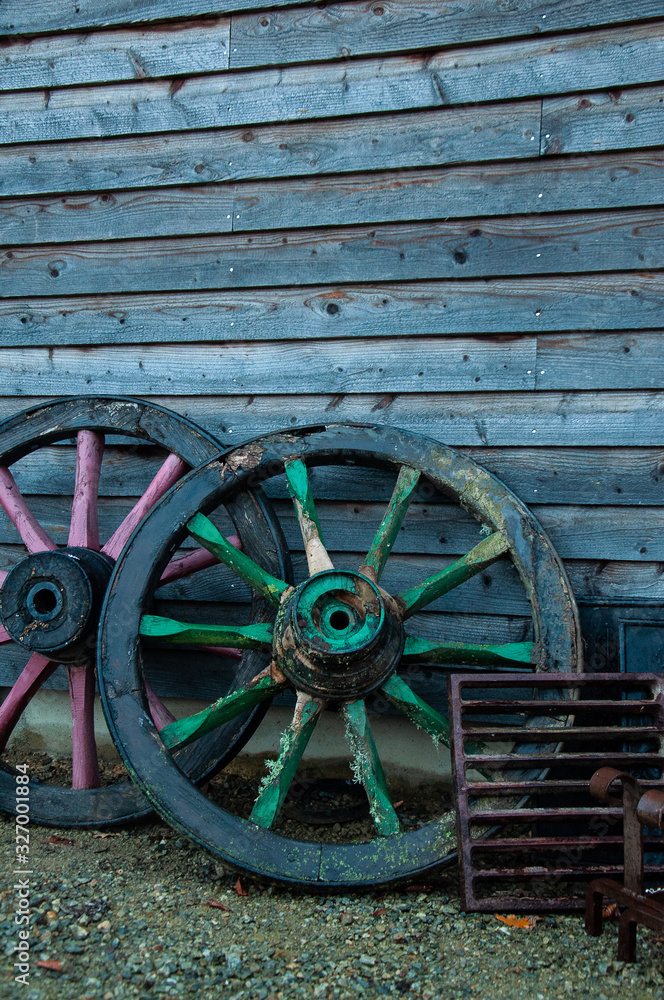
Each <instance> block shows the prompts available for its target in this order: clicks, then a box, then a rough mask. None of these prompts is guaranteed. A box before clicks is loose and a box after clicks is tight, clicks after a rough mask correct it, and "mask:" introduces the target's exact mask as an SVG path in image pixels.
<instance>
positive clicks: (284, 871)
mask: <svg viewBox="0 0 664 1000" xmlns="http://www.w3.org/2000/svg"><path fill="white" fill-rule="evenodd" d="M323 465H337V466H343V465H346V466H351V467H353V466H360V465H364V466H369V467H372V468H380V469H387V470H391V471H393V472H394V473H396V474H397V480H396V486H395V488H394V492H393V495H392V499H391V500H390V503H389V504H388V507H387V509H386V511H385V513H384V516H383V518H382V521H381V523H380V524H379V525H377V526H376V528H377V530H376V533H375V535H374V538H373V541H372V542H371V545H370V547H369V551H368V553H367V555H366V557H365V558H364V560H363V562H362V565H361V566H359V568H358V569H357V570H348V569H343V570H341V569H337V568H335V566H334V565H333V563H332V560H331V559H330V556H329V555H328V552H327V550H326V547H325V544H324V541H323V534H322V530H321V524H320V522H319V519H318V514H317V510H316V506H315V503H314V500H313V497H312V492H311V488H310V477H309V470H310V469H312V468H313V467H316V466H323ZM283 473H285V477H286V480H287V483H288V489H289V491H290V495H291V497H292V501H293V504H294V507H295V511H296V514H297V519H298V521H299V525H300V528H301V532H302V538H303V542H304V548H305V553H306V559H307V565H308V572H309V576H308V577H307V578H306V579H305V580H304V581H302V582H301V583H300V584H299V585H298V586H290V585H289V584H288V582H287V581H286V580H284V579H283V578H279V577H278V576H277V575H274V574H271V573H269V572H265V570H264V569H263V568H261V567H260V566H259V565H257V564H256V562H255V561H253V560H252V559H250V558H248V556H247V554H246V553H244V552H239V551H238V550H237V549H234V548H233V547H232V546H231V545H229V544H228V542H227V540H226V539H224V537H223V535H222V534H220V532H219V530H218V529H217V528H216V527H215V525H214V524H213V522H212V520H211V519H210V518H211V517H212V516H213V512H214V511H215V509H216V507H217V506H218V505H219V504H221V503H224V504H226V503H228V502H229V501H230V500H231V499H235V498H237V497H238V496H240V495H241V494H242V492H243V490H245V489H246V488H247V487H251V486H252V485H255V484H256V483H259V482H262V481H264V480H265V479H269V478H273V477H276V476H279V475H281V474H283ZM425 484H426V485H427V487H428V488H430V487H431V486H433V487H434V488H435V489H438V490H441V491H443V492H444V493H445V494H446V495H447V496H448V497H450V498H452V499H453V500H455V501H457V502H458V503H460V504H462V505H463V507H465V508H466V510H468V511H469V512H470V513H471V514H472V515H473V516H474V517H475V518H476V519H477V520H479V522H480V523H481V524H482V526H483V532H484V537H482V539H481V541H479V542H478V544H477V545H475V546H474V547H473V548H472V549H471V551H470V552H468V553H467V554H466V555H465V556H463V557H462V558H460V559H457V560H456V561H455V562H454V563H453V564H452V565H451V566H447V567H445V568H444V569H442V570H441V571H439V572H437V573H435V574H433V575H431V576H430V577H429V578H428V579H426V580H424V581H423V582H420V583H418V584H416V585H415V586H412V587H410V588H408V589H406V590H404V591H402V592H400V593H388V592H387V591H386V590H384V589H383V587H382V586H381V577H382V574H383V569H384V567H385V564H386V562H387V559H388V556H389V554H390V551H391V549H392V545H393V543H394V540H395V538H396V536H397V533H398V532H399V530H400V528H401V525H402V522H403V521H404V518H405V517H406V514H407V511H408V507H409V504H410V502H411V500H412V499H413V497H414V496H415V493H416V491H417V490H418V489H420V488H421V487H422V485H425ZM185 535H188V536H190V537H192V538H194V539H195V540H196V541H197V542H198V543H199V544H200V545H202V546H203V547H204V548H206V549H208V550H209V551H210V552H213V553H214V554H215V555H216V556H217V557H218V558H219V559H220V560H221V561H222V562H224V563H225V564H226V565H227V566H228V567H230V568H231V569H232V570H233V571H234V573H236V574H237V576H238V577H240V578H241V579H243V580H244V581H246V582H247V583H249V585H250V586H251V587H252V589H253V590H254V591H255V592H258V593H260V594H262V595H263V596H264V598H265V599H266V600H267V601H268V602H270V604H271V605H272V606H273V607H274V608H276V609H277V616H276V620H275V623H274V625H273V626H271V625H269V624H265V623H263V624H261V625H255V624H252V625H249V626H245V627H238V626H229V625H227V624H224V623H222V622H212V623H208V624H205V625H199V624H196V623H192V622H182V621H176V620H174V619H172V618H168V617H163V616H159V615H154V614H152V613H151V610H150V608H151V605H150V599H151V593H152V588H153V587H154V585H155V582H156V581H158V580H159V576H160V574H161V572H162V569H163V565H164V564H165V562H166V561H167V560H168V558H169V557H170V553H171V552H172V551H173V549H174V547H176V546H177V545H178V544H180V542H181V540H182V538H183V537H184V536H185ZM507 557H509V558H510V559H511V561H512V563H513V565H514V567H515V569H516V571H517V573H518V575H519V577H520V580H521V583H522V585H523V588H524V590H525V593H526V596H527V599H528V602H529V604H530V609H531V614H532V629H533V635H532V641H530V640H529V641H521V642H509V643H495V644H478V643H459V642H445V641H440V640H429V639H426V638H423V637H422V636H420V635H418V634H417V630H416V629H415V628H414V627H413V626H412V623H410V619H411V618H412V616H413V615H415V614H416V612H418V611H419V610H420V609H422V608H424V607H425V606H427V605H428V604H430V603H431V602H432V601H434V600H436V599H438V598H439V597H440V596H441V595H443V594H446V593H448V592H450V591H451V590H452V589H453V588H455V587H457V586H458V585H460V584H462V583H463V582H464V581H466V580H469V579H470V578H471V577H472V576H474V575H476V574H477V573H480V572H483V571H484V570H486V568H487V567H489V566H490V565H492V564H493V563H494V562H496V561H497V560H499V559H501V558H507ZM137 640H140V641H137ZM192 644H194V645H197V646H206V645H207V646H218V645H220V644H233V645H236V646H239V647H243V648H247V649H261V650H263V651H264V652H265V653H266V654H270V655H271V657H272V659H271V663H270V665H269V666H268V667H267V668H265V669H264V670H262V671H260V672H257V673H256V674H255V675H254V676H253V677H252V678H251V680H250V681H249V683H248V684H245V686H244V687H242V688H240V687H239V686H238V687H237V688H236V690H234V691H233V692H232V693H231V694H229V695H227V696H224V697H221V698H220V699H218V700H217V701H216V702H214V703H213V704H212V705H210V706H209V708H207V709H205V710H204V711H202V712H198V713H196V714H194V715H191V716H189V717H187V718H184V719H181V720H179V721H177V722H173V723H171V724H170V725H167V726H166V727H164V728H163V729H161V731H160V732H159V733H157V732H156V729H155V727H154V725H153V724H152V723H151V722H150V719H149V714H148V712H147V704H148V702H147V697H146V694H145V690H144V680H143V669H142V664H143V660H144V657H145V655H146V652H147V651H148V650H149V649H150V648H152V647H153V646H158V647H160V648H166V647H169V646H176V647H186V646H190V645H192ZM128 651H129V655H127V652H128ZM580 659H581V653H580V634H579V624H578V617H577V613H576V607H575V603H574V599H573V596H572V593H571V589H570V586H569V583H568V581H567V577H566V574H565V571H564V569H563V567H562V564H561V563H560V560H559V559H558V557H557V555H556V553H555V551H554V550H553V547H552V545H551V543H550V541H549V539H548V538H547V536H546V535H545V534H544V532H543V531H542V529H541V528H540V526H539V525H538V523H537V522H536V520H535V519H534V518H533V516H532V515H531V514H530V512H529V511H528V510H527V508H526V507H525V506H524V505H523V504H522V503H521V502H520V501H519V500H518V499H517V497H515V496H514V494H512V493H511V492H510V491H509V490H508V489H507V488H506V487H505V486H504V485H503V484H502V483H501V482H500V481H499V480H497V479H496V478H495V477H494V476H492V475H491V474H489V473H488V472H486V471H485V470H484V469H482V468H481V467H480V466H478V465H477V464H476V463H474V462H473V461H471V460H469V459H467V458H466V457H465V456H463V455H461V454H459V453H457V452H455V451H452V450H451V449H449V448H445V447H444V446H442V445H440V444H438V443H436V442H434V441H431V440H428V439H426V438H421V437H417V436H415V435H411V434H407V433H405V432H402V431H399V430H397V429H395V428H389V427H371V426H366V427H365V426H335V425H331V426H328V427H313V428H303V429H295V430H289V431H288V432H284V433H279V434H273V435H269V436H266V437H263V438H260V439H257V440H255V441H253V442H252V443H250V444H247V445H244V446H243V447H241V448H238V449H235V450H234V451H233V452H230V453H228V454H227V455H226V456H224V457H223V458H221V457H220V458H219V459H216V460H213V461H212V462H209V463H207V465H204V466H202V467H201V468H199V469H197V470H196V471H195V472H193V473H191V474H190V475H189V476H187V477H186V478H185V479H184V480H183V481H182V483H181V486H180V489H179V490H178V491H174V492H173V493H172V494H170V495H169V496H167V497H165V498H164V499H163V500H162V501H161V502H160V503H159V504H157V505H156V506H155V508H154V510H153V511H152V512H151V513H150V514H149V515H148V516H147V517H146V519H145V521H144V522H143V523H142V525H141V527H140V528H139V530H138V531H137V532H136V534H135V536H134V538H133V539H132V542H131V544H130V545H129V546H128V547H127V548H126V549H125V551H124V553H123V555H122V557H121V559H120V560H119V562H118V564H117V566H116V568H115V571H114V575H113V578H112V581H111V584H110V587H109V592H108V597H107V601H106V607H105V613H104V617H103V621H102V625H101V628H100V645H99V665H100V686H101V689H102V699H103V703H104V709H105V712H106V715H107V719H108V722H109V726H110V728H111V731H112V732H113V733H114V736H115V739H116V743H117V745H118V746H119V747H120V748H121V752H122V754H123V756H124V759H125V763H126V765H127V767H128V769H129V770H130V772H131V773H132V775H133V776H134V778H135V780H136V781H137V782H138V784H139V785H140V787H141V788H142V789H143V791H144V792H145V793H146V795H147V796H148V797H149V798H150V800H151V801H152V802H153V804H154V805H155V807H156V808H157V809H158V810H159V812H161V814H162V815H163V816H164V817H165V818H166V819H167V820H168V821H169V822H170V823H172V824H173V825H174V826H176V827H177V828H178V829H179V830H181V831H182V832H183V833H184V834H185V835H187V836H188V837H190V838H192V839H194V840H195V841H197V842H198V843H199V844H201V845H202V846H203V847H205V848H207V849H208V850H210V851H211V852H212V853H214V854H216V855H218V856H220V857H222V858H224V859H225V860H227V861H229V862H231V863H233V864H235V865H237V866H239V867H241V868H243V869H244V870H246V871H248V872H250V873H252V874H254V875H259V876H263V877H266V878H268V879H270V880H272V881H277V882H281V883H286V884H288V883H290V884H293V883H295V884H300V885H306V886H310V887H312V886H316V887H326V886H327V887H329V886H340V885H352V886H361V885H372V884H381V883H387V882H390V881H393V880H396V879H403V878H412V877H414V876H416V875H421V874H422V873H423V872H426V871H428V870H431V869H432V868H435V867H436V866H438V865H439V864H440V863H441V862H443V861H444V860H445V859H447V858H448V857H449V856H450V854H451V853H452V851H453V850H454V846H455V843H454V818H453V815H452V812H451V810H443V811H441V813H440V815H439V816H437V817H436V819H435V820H433V821H432V822H430V823H427V824H425V825H423V826H421V827H419V828H418V829H415V830H410V831H403V830H402V828H401V824H400V820H399V817H398V815H397V812H396V810H395V808H394V805H393V803H392V801H391V797H390V792H389V788H388V785H387V782H386V779H385V775H384V772H383V767H382V765H381V761H380V759H379V755H378V752H377V749H376V744H375V741H374V738H373V735H372V729H371V724H370V720H369V715H368V713H367V701H368V700H369V699H370V697H371V696H372V695H373V694H374V693H375V692H380V693H381V695H382V696H383V698H384V699H386V700H387V702H389V703H390V704H391V705H393V706H395V707H396V708H397V709H398V710H399V711H400V712H401V713H403V714H404V715H405V716H406V717H407V718H408V719H410V720H411V721H412V722H413V723H414V724H415V725H417V726H418V727H420V728H422V729H424V730H425V731H426V732H428V733H429V734H430V735H431V736H432V737H433V739H434V741H436V742H444V743H445V742H447V743H448V744H449V736H448V726H447V720H446V719H445V718H444V717H443V715H441V714H440V713H439V712H437V711H436V710H435V709H434V708H432V707H431V706H430V705H429V704H428V703H427V701H426V700H425V699H423V698H422V697H420V696H419V695H417V694H416V693H415V692H414V691H413V690H412V688H411V687H410V686H409V684H408V683H406V681H405V680H404V679H403V677H402V676H400V673H399V671H401V670H402V668H403V667H406V666H407V665H408V664H412V663H426V664H427V665H431V666H432V667H435V668H436V669H448V668H449V667H450V666H451V665H456V666H458V667H461V668H464V667H465V668H467V667H468V666H475V667H479V668H488V669H492V668H493V669H495V668H496V667H497V666H498V667H500V666H503V667H504V666H507V667H511V668H514V667H519V668H522V669H523V668H525V669H532V670H557V671H572V670H579V669H581V665H580ZM288 689H289V690H291V691H294V692H295V695H296V707H295V712H294V716H293V720H292V722H291V724H290V725H289V727H288V728H287V730H286V731H285V732H284V734H283V736H282V739H281V749H280V753H279V757H278V759H277V761H276V762H275V763H273V764H272V765H271V767H270V769H269V773H268V774H267V775H266V776H265V778H264V780H263V782H262V785H261V788H260V790H259V794H258V796H257V798H256V801H255V803H254V806H253V810H252V812H251V816H250V818H249V819H248V820H245V819H241V818H239V817H237V816H235V815H232V814H231V813H229V812H227V811H226V810H224V809H221V808H219V807H218V806H217V805H215V804H214V803H213V802H212V801H210V800H208V799H206V798H204V797H203V796H202V795H201V794H200V793H199V792H198V790H197V789H196V788H195V787H194V785H193V784H192V783H191V782H190V781H188V779H187V778H186V777H185V776H184V775H183V774H182V771H181V769H180V768H179V766H178V763H177V761H178V757H179V754H181V753H182V752H184V751H185V748H187V747H191V746H196V744H197V742H198V741H199V740H200V739H201V738H204V737H205V736H206V734H209V733H211V732H215V731H216V730H217V729H218V727H220V726H223V725H227V724H228V722H229V720H232V719H233V718H235V717H236V716H237V715H238V714H239V713H242V712H245V711H246V710H247V708H248V707H250V706H256V705H261V704H265V703H266V702H267V701H268V700H269V699H271V698H272V697H273V695H275V694H276V693H278V692H281V691H284V690H288ZM326 708H327V709H332V710H336V711H338V712H340V713H341V715H342V717H343V720H344V724H345V731H346V735H347V738H348V744H349V748H350V756H351V760H352V768H353V771H354V773H355V776H356V779H357V780H358V781H359V782H361V783H362V785H363V786H364V789H365V791H366V794H367V797H368V800H369V804H370V808H371V814H372V816H373V820H374V823H375V828H376V833H377V836H376V837H375V838H374V839H373V840H371V841H370V842H368V843H343V844H338V843H336V844H332V843H317V842H308V841H298V840H293V839H289V838H286V837H282V836H279V835H277V834H276V833H275V832H273V830H272V829H271V827H272V825H273V823H274V821H275V819H276V817H277V816H278V814H279V811H280V809H281V806H282V804H283V801H284V798H285V796H286V794H287V792H288V788H289V786H290V784H291V782H292V781H293V779H294V777H295V774H296V771H297V768H298V766H299V764H300V762H301V760H302V757H303V754H304V752H305V749H306V746H307V743H308V741H309V739H310V737H311V734H312V732H313V730H314V728H315V726H316V723H317V721H318V720H319V718H320V716H321V714H322V713H323V711H325V709H326ZM137 716H138V717H139V724H137V722H136V720H137ZM166 751H170V754H169V753H167V752H166Z"/></svg>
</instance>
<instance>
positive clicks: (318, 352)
mask: <svg viewBox="0 0 664 1000" xmlns="http://www.w3.org/2000/svg"><path fill="white" fill-rule="evenodd" d="M536 347H537V344H536V340H535V338H534V337H527V336H526V337H518V338H514V337H510V338H509V339H508V340H507V341H506V340H505V338H504V337H500V336H498V337H496V338H490V337H488V338H472V339H471V338H454V339H443V340H438V339H430V340H420V339H409V340H399V339H397V338H395V339H394V340H392V339H390V340H388V341H380V344H379V345H377V344H375V343H374V342H373V341H368V342H365V341H363V340H355V341H349V342H346V341H337V340H321V341H300V342H298V343H297V344H291V343H289V342H288V341H277V342H274V343H270V344H269V345H267V344H261V345H260V346H258V347H253V346H252V345H250V344H233V343H225V344H223V345H218V346H216V347H214V348H213V347H211V346H209V345H204V346H199V345H196V346H192V345H178V344H171V345H160V346H158V347H157V346H155V347H150V346H145V347H140V348H124V349H122V350H118V349H117V348H116V347H114V346H101V347H94V348H89V347H88V348H82V349H79V348H61V349H58V350H57V351H54V350H52V349H50V348H22V349H18V348H17V349H11V348H7V349H6V351H5V352H4V356H1V355H0V364H4V365H6V369H7V375H6V377H5V379H4V391H5V392H7V393H10V394H19V393H21V392H29V391H30V386H31V385H32V386H34V388H37V387H39V389H41V390H42V391H43V390H44V389H48V391H49V392H52V393H54V394H57V393H62V394H63V395H65V394H76V393H93V394H94V393H97V392H103V393H108V394H113V393H120V394H123V393H127V394H131V395H145V394H152V395H154V394H155V393H157V394H158V393H163V392H173V391H175V392H177V393H178V394H182V395H190V394H192V393H195V392H197V391H203V392H206V393H224V392H232V393H235V392H241V393H246V392H249V393H252V394H253V393H261V394H267V393H270V392H272V391H273V390H274V388H275V386H276V385H278V386H279V387H280V388H281V389H282V390H283V391H286V392H288V393H289V394H298V393H303V392H312V391H315V390H316V389H318V390H323V391H329V392H335V393H336V392H366V391H367V390H370V391H375V389H376V387H377V386H378V385H380V386H381V387H382V388H383V389H384V390H385V392H404V391H405V392H408V391H410V392H430V391H433V392H470V391H473V392H477V391H479V390H483V391H505V390H508V389H512V390H515V389H527V388H531V389H532V388H535V384H536V375H535V370H536V366H535V358H536Z"/></svg>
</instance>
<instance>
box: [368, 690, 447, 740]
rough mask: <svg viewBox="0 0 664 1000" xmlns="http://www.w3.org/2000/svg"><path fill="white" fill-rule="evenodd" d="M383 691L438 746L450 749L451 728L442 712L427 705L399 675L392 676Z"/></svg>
mask: <svg viewBox="0 0 664 1000" xmlns="http://www.w3.org/2000/svg"><path fill="white" fill-rule="evenodd" d="M381 691H382V692H383V694H384V695H385V697H386V698H387V700H388V701H390V702H391V703H392V704H393V705H394V706H395V707H396V708H398V709H400V710H401V711H402V712H403V713H404V715H407V716H408V718H409V719H410V720H411V722H413V723H414V724H415V725H416V726H417V728H418V729H424V730H425V732H427V733H428V734H429V736H431V738H432V739H433V741H434V743H435V744H436V746H438V744H439V743H444V744H445V746H446V747H449V745H450V727H449V723H448V722H447V719H444V718H443V716H442V715H441V714H440V712H437V711H436V710H435V708H432V707H431V705H427V703H426V702H425V701H424V700H423V699H422V698H420V696H419V695H417V694H415V692H414V691H412V690H411V689H410V688H409V687H408V685H407V684H406V682H405V681H404V680H402V679H401V677H399V676H398V674H392V676H391V677H388V679H387V680H386V681H385V683H384V684H382V685H381Z"/></svg>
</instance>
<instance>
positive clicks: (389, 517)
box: [360, 465, 420, 582]
mask: <svg viewBox="0 0 664 1000" xmlns="http://www.w3.org/2000/svg"><path fill="white" fill-rule="evenodd" d="M419 478H420V474H419V472H418V471H417V469H411V468H410V467H409V466H407V465H404V466H402V467H401V469H400V470H399V477H398V479H397V484H396V486H395V487H394V492H393V494H392V496H391V498H390V502H389V505H388V508H387V510H386V511H385V514H384V515H383V520H382V521H381V522H380V527H379V528H378V531H377V532H376V534H375V536H374V540H373V541H372V543H371V546H370V548H369V551H368V553H367V558H366V559H365V560H364V565H363V566H361V567H360V573H363V574H364V575H365V576H368V577H370V579H372V580H374V581H375V582H377V581H378V580H380V577H381V574H382V572H383V570H384V568H385V563H386V562H387V557H388V556H389V554H390V552H391V551H392V546H393V545H394V542H395V541H396V537H397V535H398V534H399V528H400V527H401V525H402V523H403V519H404V517H405V516H406V513H407V512H408V508H409V507H410V502H411V500H412V499H413V493H414V492H415V488H416V486H417V483H418V481H419Z"/></svg>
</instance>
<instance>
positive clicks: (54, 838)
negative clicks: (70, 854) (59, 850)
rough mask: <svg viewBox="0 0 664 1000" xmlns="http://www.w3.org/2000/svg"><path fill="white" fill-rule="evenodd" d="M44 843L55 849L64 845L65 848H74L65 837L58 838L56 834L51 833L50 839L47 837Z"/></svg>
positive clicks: (71, 842) (70, 841)
mask: <svg viewBox="0 0 664 1000" xmlns="http://www.w3.org/2000/svg"><path fill="white" fill-rule="evenodd" d="M46 843H47V844H52V845H53V846H55V847H60V846H62V845H64V844H66V845H67V847H73V846H74V841H73V840H69V839H68V838H67V837H58V835H57V833H52V834H51V836H50V837H47V838H46Z"/></svg>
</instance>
